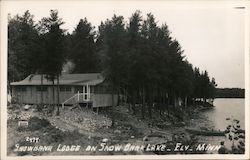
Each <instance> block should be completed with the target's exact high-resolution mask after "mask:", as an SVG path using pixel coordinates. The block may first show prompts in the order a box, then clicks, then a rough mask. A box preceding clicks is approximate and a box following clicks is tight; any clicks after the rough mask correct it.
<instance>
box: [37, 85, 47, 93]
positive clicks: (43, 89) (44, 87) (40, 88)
mask: <svg viewBox="0 0 250 160" xmlns="http://www.w3.org/2000/svg"><path fill="white" fill-rule="evenodd" d="M47 89H48V87H47V86H37V87H36V91H38V92H41V91H42V92H46V91H47Z"/></svg>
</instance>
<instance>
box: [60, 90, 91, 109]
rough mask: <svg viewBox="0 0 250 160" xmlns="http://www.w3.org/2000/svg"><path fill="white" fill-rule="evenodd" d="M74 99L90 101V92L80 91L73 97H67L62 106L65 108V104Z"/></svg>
mask: <svg viewBox="0 0 250 160" xmlns="http://www.w3.org/2000/svg"><path fill="white" fill-rule="evenodd" d="M72 99H75V101H76V102H88V101H90V93H79V92H78V93H77V94H75V95H73V96H72V97H70V98H68V99H66V100H65V101H64V102H63V103H62V108H64V106H65V104H66V103H67V102H69V101H70V100H72Z"/></svg>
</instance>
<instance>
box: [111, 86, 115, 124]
mask: <svg viewBox="0 0 250 160" xmlns="http://www.w3.org/2000/svg"><path fill="white" fill-rule="evenodd" d="M114 107H115V98H114V86H112V107H111V110H112V112H111V113H112V116H111V121H112V124H111V125H112V126H114V125H115V119H114Z"/></svg>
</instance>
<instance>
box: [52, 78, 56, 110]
mask: <svg viewBox="0 0 250 160" xmlns="http://www.w3.org/2000/svg"><path fill="white" fill-rule="evenodd" d="M52 84H53V85H52V99H53V111H54V110H55V80H54V79H53V80H52Z"/></svg>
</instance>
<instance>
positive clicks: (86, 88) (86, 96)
mask: <svg viewBox="0 0 250 160" xmlns="http://www.w3.org/2000/svg"><path fill="white" fill-rule="evenodd" d="M89 99H90V87H89V85H88V84H87V85H85V86H83V100H84V101H89Z"/></svg>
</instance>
